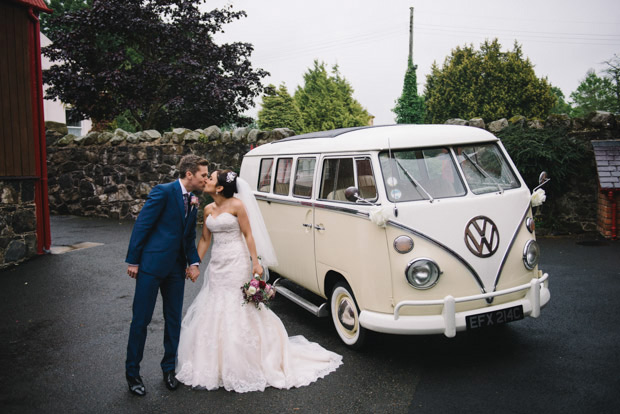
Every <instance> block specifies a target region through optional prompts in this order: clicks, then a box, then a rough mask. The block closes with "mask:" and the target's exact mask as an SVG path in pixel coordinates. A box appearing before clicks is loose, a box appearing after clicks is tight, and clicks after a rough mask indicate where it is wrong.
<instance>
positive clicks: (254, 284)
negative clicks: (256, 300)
mask: <svg viewBox="0 0 620 414" xmlns="http://www.w3.org/2000/svg"><path fill="white" fill-rule="evenodd" d="M250 286H254V287H255V288H258V287H259V286H260V282H259V281H258V280H257V279H252V280H250Z"/></svg>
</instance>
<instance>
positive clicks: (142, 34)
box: [43, 0, 268, 130]
mask: <svg viewBox="0 0 620 414" xmlns="http://www.w3.org/2000/svg"><path fill="white" fill-rule="evenodd" d="M202 3H204V1H190V0H107V1H94V2H93V5H92V7H89V8H83V9H80V10H77V11H72V12H69V13H65V14H63V15H59V16H58V17H57V18H56V19H55V20H54V24H58V26H59V27H62V28H63V30H61V31H57V32H56V34H55V39H54V43H52V45H51V46H48V47H46V48H44V50H43V53H44V54H45V55H46V56H47V57H49V58H50V59H51V60H52V61H55V62H62V63H60V64H56V65H53V66H52V67H51V68H50V69H49V70H46V71H44V73H43V80H44V82H45V83H46V84H47V85H49V86H50V87H49V88H48V89H47V95H46V96H47V98H57V99H59V100H60V101H62V102H64V103H67V104H70V105H72V107H73V108H74V110H75V111H76V112H77V114H78V115H80V116H82V117H83V118H91V119H93V121H95V122H101V121H111V120H113V119H115V118H116V117H117V116H119V115H121V114H126V115H127V117H128V121H129V122H130V123H131V124H135V125H139V126H140V128H141V129H150V128H155V129H159V130H166V129H168V128H170V127H173V126H184V127H187V128H192V129H194V128H199V127H204V126H205V125H225V124H233V123H235V124H238V125H244V124H247V122H248V121H249V118H247V117H245V116H243V115H242V113H243V112H244V111H245V110H247V109H248V108H250V107H251V106H253V105H254V102H253V99H254V97H256V96H258V95H260V93H261V92H262V91H263V86H262V84H261V79H262V78H264V77H265V76H267V75H268V73H267V72H265V71H263V70H261V69H254V68H253V67H252V64H251V62H250V55H251V53H252V50H253V48H252V45H250V44H248V43H230V44H222V45H217V44H215V43H214V41H213V35H214V34H215V33H218V32H221V31H222V26H223V25H225V24H227V23H230V22H232V21H234V20H237V19H239V18H241V17H243V16H245V12H243V11H239V12H237V11H233V10H232V6H227V7H225V8H223V9H214V10H212V11H210V12H202V11H201V10H200V8H199V6H200V5H201V4H202ZM129 118H131V119H129Z"/></svg>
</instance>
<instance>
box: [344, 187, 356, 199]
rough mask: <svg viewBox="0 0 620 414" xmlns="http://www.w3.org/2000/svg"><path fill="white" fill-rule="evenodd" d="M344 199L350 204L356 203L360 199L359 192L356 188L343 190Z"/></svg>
mask: <svg viewBox="0 0 620 414" xmlns="http://www.w3.org/2000/svg"><path fill="white" fill-rule="evenodd" d="M344 198H346V199H347V200H348V201H350V202H352V203H356V202H357V200H358V199H359V198H360V190H358V189H357V187H349V188H347V189H346V190H344Z"/></svg>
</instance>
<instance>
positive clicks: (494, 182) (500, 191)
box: [463, 151, 504, 194]
mask: <svg viewBox="0 0 620 414" xmlns="http://www.w3.org/2000/svg"><path fill="white" fill-rule="evenodd" d="M463 155H464V156H465V158H467V161H469V162H470V163H471V164H472V165H473V166H474V167H475V168H476V169H477V170H478V172H479V173H480V174H482V175H483V176H484V177H485V178H488V179H489V180H491V181H492V182H493V184H495V185H496V186H497V189H498V190H499V193H500V194H504V189H503V188H502V186H501V185H499V182H497V180H496V179H495V178H493V177H491V176H490V175H489V173H487V172H486V171H485V170H484V168H482V167H481V166H480V165H478V163H477V162H476V161H474V160H472V159H471V157H470V156H469V155H467V153H466V152H465V151H463Z"/></svg>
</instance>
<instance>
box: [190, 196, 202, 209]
mask: <svg viewBox="0 0 620 414" xmlns="http://www.w3.org/2000/svg"><path fill="white" fill-rule="evenodd" d="M199 204H200V200H199V199H198V197H196V196H195V195H193V196H192V200H191V201H190V205H191V206H192V207H196V208H198V205H199Z"/></svg>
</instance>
